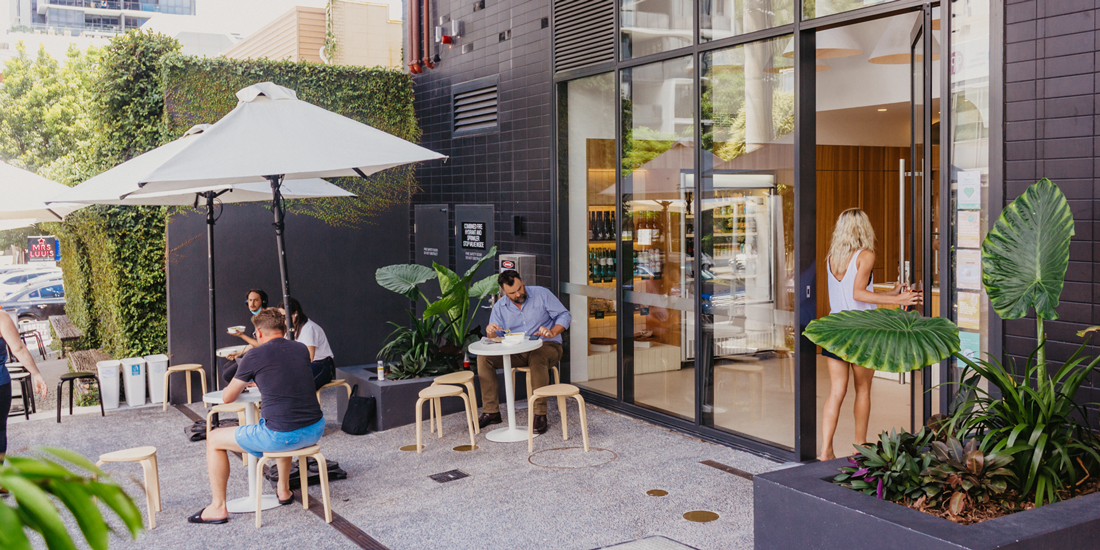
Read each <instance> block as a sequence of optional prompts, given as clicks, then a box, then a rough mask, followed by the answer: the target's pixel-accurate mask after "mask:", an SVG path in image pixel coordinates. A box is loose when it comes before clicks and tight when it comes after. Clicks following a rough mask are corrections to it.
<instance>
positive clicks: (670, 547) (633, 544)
mask: <svg viewBox="0 0 1100 550" xmlns="http://www.w3.org/2000/svg"><path fill="white" fill-rule="evenodd" d="M612 548H614V549H615V550H696V548H695V547H693V546H688V545H686V544H683V543H679V542H676V541H674V540H672V539H668V538H665V537H660V536H657V537H646V538H644V539H638V540H634V541H630V542H624V543H622V544H616V545H613V546H604V547H602V548H600V549H597V550H604V549H607V550H611V549H612Z"/></svg>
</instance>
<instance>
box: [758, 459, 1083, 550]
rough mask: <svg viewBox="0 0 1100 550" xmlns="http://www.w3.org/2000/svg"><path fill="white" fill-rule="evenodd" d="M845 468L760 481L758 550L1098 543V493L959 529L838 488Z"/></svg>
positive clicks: (833, 465) (825, 467) (1015, 548)
mask: <svg viewBox="0 0 1100 550" xmlns="http://www.w3.org/2000/svg"><path fill="white" fill-rule="evenodd" d="M845 465H847V459H846V458H840V459H837V460H830V461H829V462H822V463H814V464H808V465H805V466H799V467H794V468H788V469H785V470H777V471H774V472H769V473H766V474H761V475H758V476H755V477H754V478H753V516H754V520H753V523H754V526H753V530H754V541H755V545H756V548H758V549H772V548H774V549H780V548H782V549H787V548H821V549H825V548H837V549H843V550H858V549H863V548H866V549H872V548H920V549H921V550H939V549H948V548H950V549H953V550H958V549H961V548H966V549H973V550H978V549H983V550H984V549H994V548H996V549H998V550H1005V549H1011V550H1023V549H1028V550H1031V549H1035V550H1039V549H1049V548H1094V547H1095V545H1096V541H1097V540H1100V493H1093V494H1090V495H1086V496H1083V497H1078V498H1074V499H1070V500H1067V501H1062V502H1057V503H1054V504H1048V505H1046V506H1042V507H1040V508H1036V509H1034V510H1029V511H1026V512H1017V513H1015V514H1010V515H1008V516H1003V517H999V518H997V519H992V520H988V521H983V522H981V523H977V524H974V525H959V524H957V523H954V522H952V521H948V520H945V519H942V518H938V517H935V516H932V515H929V514H925V513H923V512H918V511H916V510H912V509H909V508H906V507H904V506H901V505H899V504H894V503H893V502H887V501H884V500H879V499H877V498H875V497H873V496H868V495H864V494H863V493H860V492H857V491H853V490H851V489H845V488H843V487H840V486H838V485H833V484H832V482H831V481H829V480H831V479H832V478H833V477H834V476H835V475H836V474H837V469H838V468H840V467H841V466H845Z"/></svg>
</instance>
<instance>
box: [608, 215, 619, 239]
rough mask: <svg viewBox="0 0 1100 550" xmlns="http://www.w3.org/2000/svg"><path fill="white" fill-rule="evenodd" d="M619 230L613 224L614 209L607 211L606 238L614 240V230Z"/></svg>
mask: <svg viewBox="0 0 1100 550" xmlns="http://www.w3.org/2000/svg"><path fill="white" fill-rule="evenodd" d="M618 230H619V226H617V225H615V211H614V210H608V211H607V240H609V241H613V240H615V232H616V231H618Z"/></svg>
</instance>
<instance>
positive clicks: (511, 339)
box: [504, 332, 523, 346]
mask: <svg viewBox="0 0 1100 550" xmlns="http://www.w3.org/2000/svg"><path fill="white" fill-rule="evenodd" d="M504 343H505V344H506V345H509V346H514V345H516V344H522V343H523V333H522V332H509V333H508V334H505V335H504Z"/></svg>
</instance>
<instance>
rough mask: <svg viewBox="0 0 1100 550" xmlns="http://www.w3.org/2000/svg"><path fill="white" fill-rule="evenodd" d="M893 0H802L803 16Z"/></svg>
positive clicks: (850, 9)
mask: <svg viewBox="0 0 1100 550" xmlns="http://www.w3.org/2000/svg"><path fill="white" fill-rule="evenodd" d="M892 1H894V0H802V18H803V19H813V18H814V17H823V16H826V15H832V14H834V13H844V12H846V11H852V10H857V9H859V8H862V7H864V6H873V5H875V4H883V3H886V2H892Z"/></svg>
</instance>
